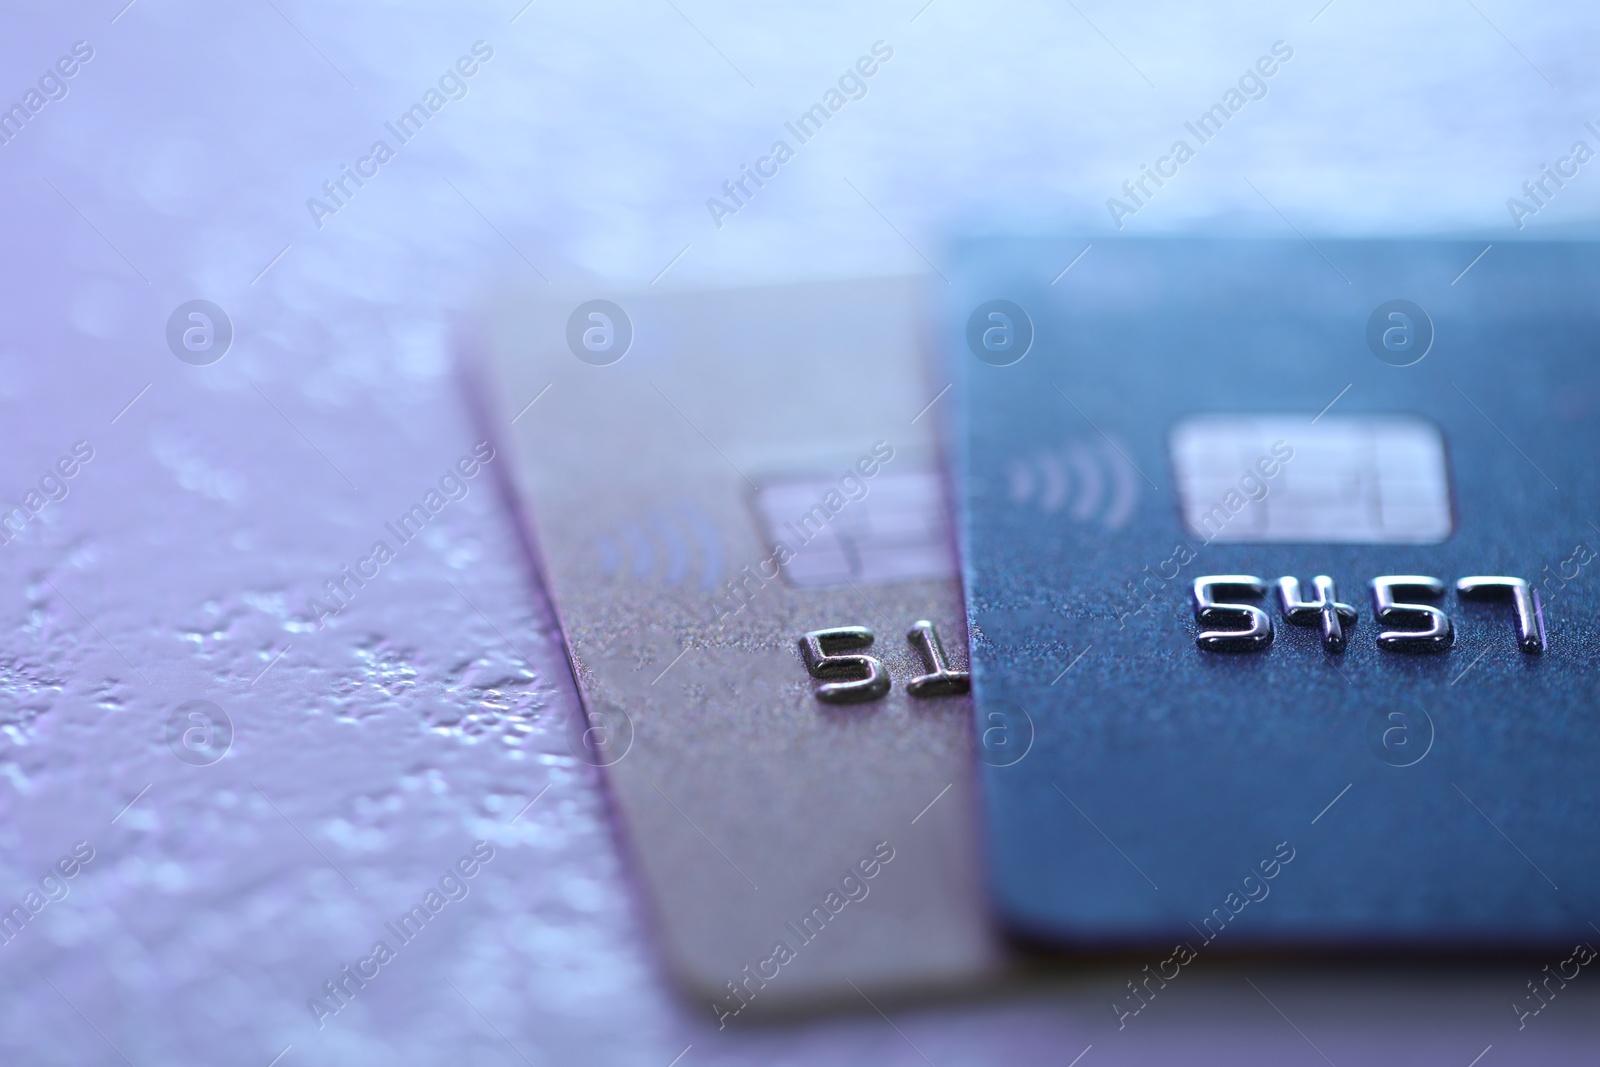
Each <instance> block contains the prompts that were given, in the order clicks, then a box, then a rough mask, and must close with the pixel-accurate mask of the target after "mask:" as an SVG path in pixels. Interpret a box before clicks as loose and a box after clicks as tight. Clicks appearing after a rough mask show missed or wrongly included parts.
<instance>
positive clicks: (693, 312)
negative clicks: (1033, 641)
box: [476, 280, 1001, 1025]
mask: <svg viewBox="0 0 1600 1067" xmlns="http://www.w3.org/2000/svg"><path fill="white" fill-rule="evenodd" d="M915 310H916V287H915V285H914V283H912V282H910V281H904V280H881V281H873V282H855V283H849V284H824V285H807V286H793V287H785V288H772V289H752V290H746V291H737V292H724V293H715V294H705V295H662V294H650V295H641V296H636V297H627V296H618V297H616V298H615V301H614V302H613V301H605V300H585V299H583V298H581V297H580V298H575V299H572V300H568V301H545V302H539V303H529V302H526V301H520V302H519V301H508V302H507V303H505V304H504V305H502V306H501V307H500V308H499V310H498V311H497V312H496V313H495V314H494V315H493V316H491V318H490V320H489V326H488V328H487V331H486V333H485V334H484V335H483V337H482V339H481V340H480V341H478V342H476V347H478V348H479V349H480V350H481V354H482V356H483V359H482V360H481V364H482V367H483V370H484V373H483V375H482V382H481V385H480V391H481V392H482V393H483V394H484V395H485V397H486V399H487V404H486V410H487V414H486V415H485V418H486V419H487V420H488V422H489V423H490V429H491V430H492V432H494V433H495V434H496V435H497V436H498V437H499V438H500V439H501V440H502V441H503V442H504V445H505V448H504V451H505V452H506V453H507V455H508V463H507V467H508V468H509V469H510V471H511V478H512V479H513V481H514V483H515V490H514V493H515V495H516V496H517V497H518V503H519V505H520V510H521V511H522V512H523V514H524V515H525V516H527V519H526V521H527V522H528V524H529V526H530V529H531V532H532V535H533V536H532V541H533V544H534V546H535V548H534V551H535V554H536V555H537V557H538V562H539V565H540V566H541V567H542V569H543V571H544V577H545V580H546V583H547V587H548V589H549V592H550V595H551V596H552V597H553V599H554V602H555V605H556V609H557V611H558V613H559V615H560V617H561V620H562V625H563V629H564V631H565V634H566V639H567V642H568V647H569V650H570V655H571V659H572V663H573V669H574V672H575V674H576V677H577V679H578V684H579V687H580V690H581V692H582V694H583V698H584V701H585V704H586V707H587V709H588V714H589V721H588V723H587V729H585V728H584V724H576V725H575V727H574V731H573V750H574V754H575V755H577V756H578V757H579V758H581V759H585V760H587V761H589V762H591V763H596V764H600V765H602V766H604V767H605V773H606V774H607V775H608V779H609V784H610V787H611V790H612V794H613V797H614V801H615V805H616V811H617V814H618V816H619V819H620V824H621V829H622V834H623V837H624V838H625V840H626V843H627V847H628V849H629V850H630V852H631V856H632V859H633V861H634V862H635V864H636V865H637V870H638V871H639V873H640V874H641V875H642V877H643V881H644V883H645V886H646V889H647V892H648V895H649V897H650V899H651V901H652V903H653V905H654V913H655V917H656V920H657V924H658V928H659V931H660V937H661V941H662V944H663V946H664V949H665V954H666V956H667V958H668V960H669V961H670V964H671V965H672V967H673V968H674V969H675V970H676V971H677V972H678V974H679V975H680V976H681V978H682V979H683V980H684V981H685V982H686V983H688V985H689V986H690V988H691V989H692V990H693V991H694V993H695V995H697V996H699V997H702V998H704V999H705V1000H706V1001H707V1002H708V1004H709V1006H710V1009H711V1010H712V1011H713V1012H714V1013H715V1014H716V1015H717V1017H718V1018H719V1019H720V1020H721V1021H722V1022H723V1024H724V1025H726V1024H727V1023H728V1022H729V1021H731V1020H733V1019H735V1018H736V1017H739V1016H744V1017H745V1018H748V1017H749V1016H750V1015H753V1014H756V1013H759V1012H760V1011H762V1010H763V1009H764V1008H770V1007H777V1006H784V1005H788V1006H798V1005H803V1004H805V1003H807V1002H813V1001H817V1000H819V999H830V998H834V997H850V998H855V999H857V1000H858V1002H859V997H857V993H856V992H855V991H853V990H852V988H851V985H852V983H853V984H854V985H855V986H856V987H858V988H859V989H860V990H861V991H864V992H866V993H874V992H875V991H878V992H898V991H902V990H904V991H911V990H914V989H918V988H926V987H928V986H930V985H945V984H952V983H959V982H962V981H964V980H969V979H971V978H973V977H975V976H978V975H980V974H984V973H988V972H992V971H993V970H995V969H996V968H997V967H998V966H999V964H1000V960H1001V953H1000V950H999V949H998V948H997V945H996V942H995V941H994V939H993V936H992V935H991V933H990V931H989V928H988V925H987V923H986V920H985V908H984V904H983V897H982V874H981V870H980V867H979V863H980V860H979V850H978V848H977V847H976V841H975V819H974V813H973V803H974V801H973V797H974V789H973V782H972V772H971V765H972V762H973V744H972V740H971V737H970V734H971V726H970V721H971V720H970V715H971V707H970V703H969V698H968V697H967V696H966V695H964V693H961V692H955V693H950V692H946V690H950V689H955V690H960V689H962V688H963V686H962V685H961V684H960V680H959V679H957V680H954V681H949V680H946V681H939V680H935V681H934V682H932V683H929V682H923V683H919V684H918V685H913V686H911V688H910V689H908V684H909V683H911V682H912V681H913V680H914V679H917V678H919V677H925V676H927V675H929V674H930V673H931V672H932V670H933V667H932V665H931V663H930V656H929V655H928V651H927V643H926V639H925V638H923V637H920V636H919V637H917V641H918V642H921V643H920V644H919V643H913V635H912V631H913V628H914V626H915V625H916V624H918V623H922V622H926V623H931V624H932V626H933V627H934V628H935V629H936V630H937V632H938V634H939V635H940V637H942V640H943V645H944V648H945V649H948V650H950V652H949V655H950V657H951V658H952V660H953V661H954V662H952V663H951V664H949V667H950V670H951V671H953V672H954V671H962V670H964V669H965V649H966V633H965V630H964V612H963V610H962V604H961V596H960V590H959V586H958V582H957V576H956V565H955V560H954V551H953V547H952V544H951V540H950V534H949V526H948V522H947V518H946V511H945V507H944V501H943V498H942V489H941V483H940V477H939V474H938V472H937V468H936V466H935V444H934V439H933V432H932V423H933V421H934V420H933V419H932V418H931V417H920V415H921V413H922V411H923V410H924V408H926V407H927V405H928V404H929V401H930V400H931V399H933V398H934V396H935V394H936V393H937V392H938V387H937V383H934V384H932V385H930V382H929V380H927V379H925V378H924V376H923V372H924V367H923V363H922V360H921V358H920V354H919V351H918V347H917V343H916V338H917V332H916V329H915V325H914V323H915V314H914V313H915ZM843 627H851V628H859V629H857V630H852V631H850V632H848V633H846V634H844V635H842V636H837V637H823V638H821V639H819V640H818V641H817V642H816V650H817V651H819V652H821V653H824V654H833V655H837V656H842V657H844V659H843V660H835V659H830V660H827V661H815V662H814V663H813V662H808V659H807V657H805V656H803V655H802V647H801V646H802V644H803V643H804V642H803V639H804V635H806V634H807V633H810V632H813V631H819V630H826V629H830V628H843ZM860 630H866V631H870V633H871V636H872V643H871V644H870V647H859V646H860V645H861V644H862V643H863V642H864V641H865V640H866V635H865V634H863V633H861V632H860ZM924 632H926V631H924ZM862 656H866V657H871V658H872V663H867V662H865V661H863V660H862V659H860V658H859V657H862ZM813 659H814V658H813ZM812 666H815V667H816V669H817V672H818V674H819V677H813V676H812V674H811V673H810V668H811V667H812ZM869 675H870V677H869ZM884 681H887V682H888V688H887V691H886V692H882V693H881V695H879V692H880V691H881V689H882V683H883V682H884ZM946 682H948V684H946ZM824 686H835V687H838V688H833V689H829V690H827V691H826V693H824V695H825V696H834V697H843V698H852V699H856V700H858V701H859V702H850V703H831V702H827V701H825V700H824V699H821V698H819V695H818V692H819V689H821V688H822V687H824ZM919 691H923V692H925V695H920V696H919V695H915V693H917V692H919ZM862 697H866V698H868V699H865V700H860V699H859V698H862Z"/></svg>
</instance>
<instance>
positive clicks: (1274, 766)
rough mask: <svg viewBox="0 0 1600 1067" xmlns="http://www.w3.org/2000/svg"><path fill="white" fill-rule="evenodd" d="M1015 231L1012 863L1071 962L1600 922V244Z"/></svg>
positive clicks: (1006, 724) (995, 662) (968, 501)
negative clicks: (1166, 949) (1103, 950)
mask: <svg viewBox="0 0 1600 1067" xmlns="http://www.w3.org/2000/svg"><path fill="white" fill-rule="evenodd" d="M1486 245H1487V242H1484V241H1477V242H1453V241H1451V242H1445V241H1438V242H1416V241H1408V242H1377V241H1361V242H1355V241H1334V240H1327V241H1323V240H1318V241H1316V242H1315V244H1313V243H1312V242H1310V241H1304V240H1294V241H1284V242H1278V241H1249V240H1238V241H1202V240H1176V239H1174V240H1149V241H1124V242H1098V241H1097V242H1095V243H1094V244H1093V245H1092V246H1091V247H1088V248H1087V249H1085V242H1083V241H1077V242H1070V241H1047V240H1005V239H985V240H981V241H976V242H973V243H970V244H967V245H964V246H962V247H961V248H960V250H959V253H958V255H957V256H956V270H955V273H954V275H953V276H952V279H953V282H954V289H953V291H954V293H955V300H954V301H953V302H952V304H951V313H950V315H949V318H948V321H947V322H946V323H945V331H944V335H945V338H946V346H945V347H946V349H947V350H948V353H949V356H950V359H951V367H952V368H953V373H954V374H955V377H956V381H957V383H958V385H959V391H958V394H957V395H958V396H959V402H958V405H957V406H956V409H955V413H954V419H953V422H954V433H953V436H954V439H955V442H956V446H957V447H956V448H955V449H954V453H955V455H954V459H955V465H956V471H957V473H956V476H955V479H956V482H957V484H958V493H957V498H958V500H959V506H960V512H961V531H962V551H963V554H964V558H963V563H964V570H965V581H966V592H967V599H968V612H969V618H970V630H971V641H972V670H973V686H974V693H975V695H976V703H975V708H976V715H977V730H978V736H979V739H980V752H981V758H982V759H983V761H984V763H985V764H986V766H985V767H984V771H983V773H984V796H985V803H986V809H987V828H988V848H989V856H990V885H991V889H992V894H993V899H994V901H995V903H996V906H997V908H998V911H999V913H1000V914H1001V916H1002V917H1003V920H1004V921H1005V923H1006V924H1007V925H1008V926H1009V927H1010V928H1011V929H1012V930H1014V931H1016V932H1018V933H1020V934H1022V935H1024V936H1027V937H1033V938H1038V939H1043V940H1046V941H1052V942H1057V943H1062V944H1066V945H1076V946H1102V947H1104V946H1126V947H1131V946H1135V945H1146V944H1153V945H1160V946H1171V945H1172V943H1173V942H1174V941H1178V942H1181V943H1182V944H1183V946H1184V948H1185V950H1186V954H1189V955H1191V957H1192V954H1194V953H1198V952H1203V951H1208V948H1207V946H1213V945H1214V946H1219V947H1222V946H1226V947H1236V946H1237V947H1242V946H1255V947H1260V946H1262V945H1267V944H1299V945H1322V946H1340V947H1345V946H1349V947H1360V946H1386V947H1393V946H1397V945H1417V946H1437V947H1445V948H1462V947H1487V946H1500V947H1525V946H1530V945H1535V944H1544V943H1546V942H1551V943H1557V944H1560V943H1567V944H1569V945H1570V943H1571V941H1572V939H1573V938H1584V939H1591V938H1593V937H1594V936H1596V932H1597V930H1600V671H1597V650H1600V595H1597V590H1600V559H1597V558H1596V551H1597V549H1600V527H1597V525H1596V523H1597V522H1600V469H1597V462H1600V305H1597V302H1596V296H1597V294H1600V248H1597V247H1596V246H1595V245H1592V244H1587V243H1578V242H1569V243H1542V244H1535V243H1506V244H1500V243H1496V244H1494V245H1493V246H1492V247H1489V248H1487V249H1486Z"/></svg>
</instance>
